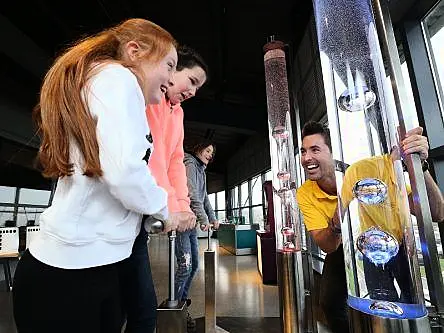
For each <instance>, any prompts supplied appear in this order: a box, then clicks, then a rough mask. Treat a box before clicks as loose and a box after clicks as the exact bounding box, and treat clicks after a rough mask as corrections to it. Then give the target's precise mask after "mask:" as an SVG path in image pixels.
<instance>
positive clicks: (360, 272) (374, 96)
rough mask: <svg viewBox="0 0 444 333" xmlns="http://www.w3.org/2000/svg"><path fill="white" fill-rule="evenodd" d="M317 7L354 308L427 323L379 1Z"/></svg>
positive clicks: (341, 0) (347, 0) (323, 0)
mask: <svg viewBox="0 0 444 333" xmlns="http://www.w3.org/2000/svg"><path fill="white" fill-rule="evenodd" d="M313 4H314V9H315V19H316V28H317V34H318V44H319V50H320V59H321V65H322V74H323V81H324V90H325V97H326V105H327V114H328V122H329V128H330V132H331V141H332V153H333V158H334V159H335V160H336V182H337V191H338V207H339V212H340V218H341V229H342V242H343V245H344V256H345V263H346V276H347V287H348V305H349V306H350V307H351V308H353V309H355V310H357V311H361V312H364V313H366V314H370V315H376V316H380V317H384V318H395V319H414V318H421V317H424V316H425V315H426V314H427V310H426V308H425V304H424V297H423V291H422V284H421V279H420V274H419V265H418V258H417V254H416V246H415V237H414V233H413V227H412V221H411V217H410V211H409V206H408V195H409V193H410V189H409V186H407V185H406V183H405V179H404V172H403V165H402V156H401V153H400V149H399V142H400V138H399V135H398V122H397V118H396V109H394V107H395V106H394V101H393V94H392V91H391V86H390V84H389V80H388V79H387V76H386V73H385V69H384V62H383V59H382V54H381V49H380V46H379V41H378V36H377V32H376V29H375V23H374V18H373V12H372V8H371V3H370V1H367V0H313Z"/></svg>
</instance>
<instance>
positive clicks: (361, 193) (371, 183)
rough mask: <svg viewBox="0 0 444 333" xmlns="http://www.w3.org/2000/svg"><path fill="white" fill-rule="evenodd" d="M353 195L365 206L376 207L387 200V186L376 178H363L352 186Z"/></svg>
mask: <svg viewBox="0 0 444 333" xmlns="http://www.w3.org/2000/svg"><path fill="white" fill-rule="evenodd" d="M353 195H354V196H355V197H356V199H358V200H359V201H360V202H362V203H364V204H367V205H377V204H380V203H381V202H384V201H385V200H386V199H387V185H385V184H384V182H383V181H382V180H379V179H377V178H364V179H361V180H360V181H358V182H357V183H356V184H355V186H353Z"/></svg>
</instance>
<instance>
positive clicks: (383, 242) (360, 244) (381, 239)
mask: <svg viewBox="0 0 444 333" xmlns="http://www.w3.org/2000/svg"><path fill="white" fill-rule="evenodd" d="M356 246H357V248H358V250H359V251H360V252H361V253H362V254H363V255H364V256H365V257H366V258H367V259H368V260H370V261H371V262H372V263H373V264H375V265H383V266H384V265H385V264H386V263H388V262H389V261H390V259H392V258H393V257H394V256H396V255H397V254H398V251H399V243H398V241H397V240H396V238H395V237H393V236H392V235H391V234H389V233H387V232H385V231H384V230H381V229H380V228H378V227H370V228H369V229H367V230H366V231H364V232H363V233H362V234H360V235H359V237H358V239H357V240H356Z"/></svg>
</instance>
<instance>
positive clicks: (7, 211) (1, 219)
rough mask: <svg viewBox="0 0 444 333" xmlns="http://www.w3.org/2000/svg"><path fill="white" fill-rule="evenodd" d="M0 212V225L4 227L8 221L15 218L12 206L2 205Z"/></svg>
mask: <svg viewBox="0 0 444 333" xmlns="http://www.w3.org/2000/svg"><path fill="white" fill-rule="evenodd" d="M0 212H1V213H0V227H4V226H5V222H6V221H13V220H14V214H13V211H12V209H11V208H7V207H1V210H0Z"/></svg>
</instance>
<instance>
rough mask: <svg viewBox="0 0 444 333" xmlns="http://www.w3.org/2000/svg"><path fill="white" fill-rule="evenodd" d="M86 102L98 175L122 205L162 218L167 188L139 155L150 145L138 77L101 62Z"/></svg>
mask: <svg viewBox="0 0 444 333" xmlns="http://www.w3.org/2000/svg"><path fill="white" fill-rule="evenodd" d="M87 103H88V107H89V110H90V112H91V113H92V115H93V116H94V117H95V118H96V121H97V132H96V133H97V140H98V144H99V156H100V165H101V168H102V171H103V177H102V178H101V180H102V181H103V182H104V183H105V184H107V186H108V188H109V190H110V192H111V194H112V195H113V196H114V197H115V198H116V199H117V200H119V201H120V202H121V203H122V205H123V206H124V207H125V208H127V209H129V210H132V211H135V212H138V213H140V214H146V215H156V216H157V217H161V218H164V219H166V218H167V215H168V213H167V194H166V192H165V191H164V190H163V189H162V188H160V187H159V186H158V185H157V184H156V181H155V180H154V178H153V177H152V175H151V173H150V172H149V170H148V168H147V166H146V162H145V161H144V160H143V158H144V156H145V155H146V152H147V149H150V145H149V143H148V140H147V139H146V135H147V134H148V126H147V122H146V118H145V113H144V110H145V101H144V98H143V95H142V91H141V89H140V87H139V85H138V83H137V79H136V77H135V76H134V75H133V74H132V73H131V72H130V71H129V70H128V69H126V68H124V67H121V66H118V65H113V66H108V67H105V68H104V69H102V70H101V72H99V73H98V74H97V75H96V76H95V77H93V79H92V82H91V84H90V85H89V87H88V90H87Z"/></svg>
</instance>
